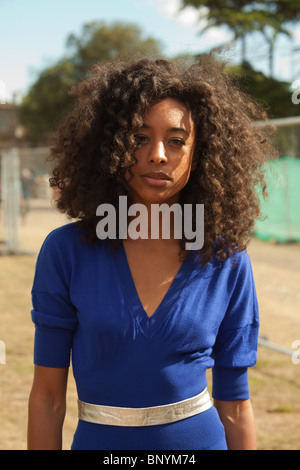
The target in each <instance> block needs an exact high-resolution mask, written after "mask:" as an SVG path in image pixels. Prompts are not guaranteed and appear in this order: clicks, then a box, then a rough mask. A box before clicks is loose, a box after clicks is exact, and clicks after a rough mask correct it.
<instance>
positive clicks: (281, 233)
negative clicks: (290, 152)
mask: <svg viewBox="0 0 300 470" xmlns="http://www.w3.org/2000/svg"><path fill="white" fill-rule="evenodd" d="M265 177H266V181H267V184H268V193H269V197H268V198H267V199H266V200H264V199H263V197H262V196H261V194H260V193H259V198H260V201H261V211H262V217H260V218H259V220H257V221H256V224H255V231H254V234H255V235H256V236H257V237H258V238H261V239H263V240H270V239H272V240H275V241H277V242H289V241H296V242H300V158H290V157H283V158H279V159H278V160H271V161H269V162H268V164H267V165H266V168H265Z"/></svg>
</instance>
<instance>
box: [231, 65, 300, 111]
mask: <svg viewBox="0 0 300 470" xmlns="http://www.w3.org/2000/svg"><path fill="white" fill-rule="evenodd" d="M227 73H228V74H230V75H233V76H234V77H235V79H236V81H237V82H238V84H239V86H240V88H241V89H242V90H243V91H244V92H246V93H248V94H249V95H251V96H253V97H254V98H255V99H256V100H257V101H258V102H260V103H261V104H262V106H263V107H264V108H265V109H266V111H267V112H268V115H269V117H270V118H282V117H289V116H297V115H298V114H299V109H298V107H297V106H295V105H294V104H293V103H292V100H291V89H290V84H289V83H288V82H284V81H279V80H275V79H274V78H272V77H266V76H265V75H264V74H263V73H262V72H258V71H256V70H254V69H253V68H252V67H251V65H250V64H249V63H248V62H244V63H243V64H241V65H238V66H231V67H228V68H227Z"/></svg>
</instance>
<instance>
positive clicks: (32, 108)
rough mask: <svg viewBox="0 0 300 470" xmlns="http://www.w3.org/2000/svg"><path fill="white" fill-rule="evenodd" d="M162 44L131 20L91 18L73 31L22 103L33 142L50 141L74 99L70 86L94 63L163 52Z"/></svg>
mask: <svg viewBox="0 0 300 470" xmlns="http://www.w3.org/2000/svg"><path fill="white" fill-rule="evenodd" d="M161 48H162V45H161V43H160V42H159V41H157V40H156V39H154V38H151V37H149V38H144V37H143V35H142V31H141V30H140V28H139V27H137V26H135V25H132V24H125V23H120V22H117V23H113V24H112V25H107V24H106V23H104V22H92V23H88V24H86V25H84V26H83V28H82V32H81V34H80V35H79V36H76V35H75V34H71V35H70V36H69V37H68V39H67V43H66V55H65V57H64V58H62V59H61V60H59V61H58V62H57V63H56V64H54V65H52V66H51V67H47V68H46V69H45V70H42V71H41V73H40V75H39V76H38V78H37V80H36V82H35V83H34V84H33V85H32V86H31V88H30V89H29V91H28V94H27V95H26V96H25V97H24V99H23V102H22V104H21V106H20V120H21V122H22V124H23V125H24V126H25V128H26V131H27V138H28V140H29V141H30V142H31V143H32V144H35V145H36V144H41V143H45V142H46V141H47V138H48V136H49V134H50V133H51V132H52V131H54V130H55V129H56V128H57V125H58V123H59V121H60V120H61V118H62V115H63V114H64V112H65V111H67V109H68V108H69V106H70V105H71V103H72V98H71V97H70V95H69V90H70V89H71V87H72V86H73V85H74V84H75V83H77V82H78V81H79V80H80V79H82V78H83V77H84V76H86V75H87V74H88V73H90V70H91V67H92V66H93V65H94V64H95V63H103V62H105V61H107V60H110V59H112V58H118V57H122V56H126V54H131V55H132V54H144V55H152V54H161Z"/></svg>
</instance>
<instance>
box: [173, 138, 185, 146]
mask: <svg viewBox="0 0 300 470" xmlns="http://www.w3.org/2000/svg"><path fill="white" fill-rule="evenodd" d="M170 142H171V143H172V144H174V145H176V147H182V146H183V145H185V141H184V140H182V139H178V138H174V139H171V140H170Z"/></svg>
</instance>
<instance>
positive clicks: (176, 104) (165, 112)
mask: <svg viewBox="0 0 300 470" xmlns="http://www.w3.org/2000/svg"><path fill="white" fill-rule="evenodd" d="M162 121H163V122H164V123H165V124H166V125H168V124H169V125H170V127H174V126H175V127H184V128H186V129H187V130H190V129H191V128H192V127H193V120H192V116H191V112H190V109H189V108H188V107H187V106H186V105H185V104H184V103H182V102H181V101H179V100H176V99H174V98H166V99H163V100H161V101H158V102H157V103H155V104H154V105H152V106H151V107H150V108H149V109H148V111H147V112H146V114H145V116H144V124H146V125H151V126H152V125H155V124H157V123H158V122H160V124H161V122H162Z"/></svg>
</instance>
